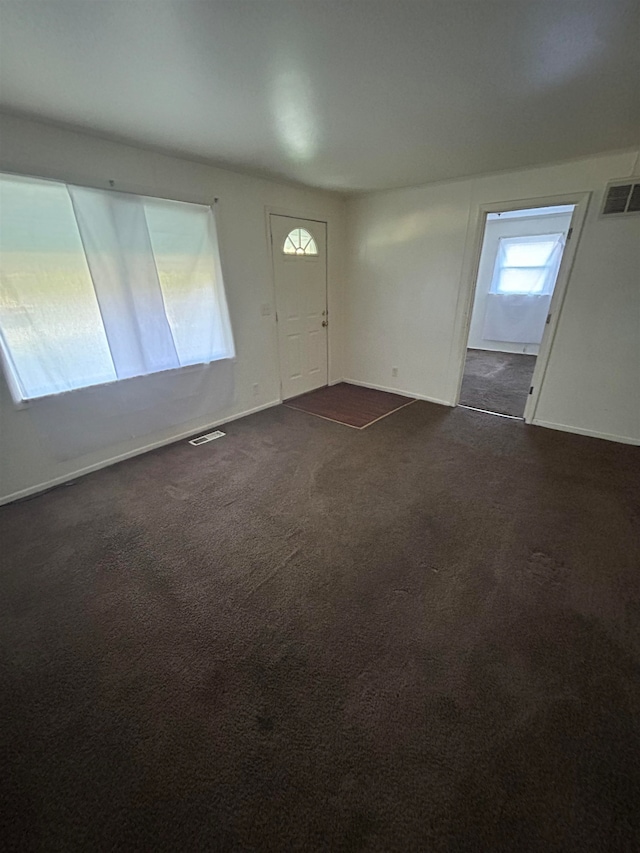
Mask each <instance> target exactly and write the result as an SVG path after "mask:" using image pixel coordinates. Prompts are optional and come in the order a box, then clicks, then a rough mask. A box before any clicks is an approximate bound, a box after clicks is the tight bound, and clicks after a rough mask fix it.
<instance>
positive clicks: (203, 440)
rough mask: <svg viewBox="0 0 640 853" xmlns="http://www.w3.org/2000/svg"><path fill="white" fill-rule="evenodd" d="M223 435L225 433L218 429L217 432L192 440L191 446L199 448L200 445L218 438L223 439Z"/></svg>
mask: <svg viewBox="0 0 640 853" xmlns="http://www.w3.org/2000/svg"><path fill="white" fill-rule="evenodd" d="M223 435H225V433H224V432H220V430H219V429H217V430H216V431H215V432H208V433H207V434H206V435H199V436H198V437H197V438H192V439H191V440H190V442H189V444H193V445H194V446H195V447H197V446H198V445H199V444H207V442H209V441H214V440H215V439H216V438H222V436H223Z"/></svg>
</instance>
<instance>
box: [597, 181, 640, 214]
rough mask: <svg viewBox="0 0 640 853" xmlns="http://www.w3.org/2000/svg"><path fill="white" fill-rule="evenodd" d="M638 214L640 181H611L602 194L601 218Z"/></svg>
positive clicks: (639, 211)
mask: <svg viewBox="0 0 640 853" xmlns="http://www.w3.org/2000/svg"><path fill="white" fill-rule="evenodd" d="M627 213H640V181H637V182H635V183H634V181H633V180H629V179H627V180H626V181H613V182H612V183H610V184H609V185H608V186H607V191H606V192H605V194H604V203H603V205H602V211H601V216H614V215H620V214H627Z"/></svg>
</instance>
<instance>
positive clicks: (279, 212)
mask: <svg viewBox="0 0 640 853" xmlns="http://www.w3.org/2000/svg"><path fill="white" fill-rule="evenodd" d="M272 216H285V217H288V218H289V219H307V220H308V221H309V222H319V223H321V224H323V225H324V226H325V259H324V302H325V311H326V312H327V313H326V315H325V316H326V319H327V323H328V325H327V385H330V384H331V381H330V376H331V356H330V353H331V345H330V341H331V317H330V316H329V313H330V312H329V222H328V220H327V219H326V218H325V217H322V216H319V215H318V214H314V213H310V212H308V211H307V212H306V213H304V212H303V213H301V212H300V211H295V212H292V211H291V209H290V208H282V207H272V206H271V205H266V206H265V209H264V220H265V228H266V232H267V251H268V253H269V267H270V269H271V295H272V301H273V307H274V324H273V328H274V330H275V343H276V352H277V355H278V370H279V373H280V382H279V387H280V402H282V360H281V358H280V342H279V339H278V322H277V319H276V313H277V310H278V299H277V293H276V271H275V267H274V265H273V259H274V254H273V240H272V239H271V217H272Z"/></svg>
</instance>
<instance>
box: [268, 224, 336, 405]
mask: <svg viewBox="0 0 640 853" xmlns="http://www.w3.org/2000/svg"><path fill="white" fill-rule="evenodd" d="M270 222H271V243H272V254H273V277H274V281H275V289H276V314H277V321H278V350H279V355H280V378H281V384H282V399H283V400H288V399H289V398H290V397H297V396H298V394H304V393H305V392H307V391H312V390H313V389H314V388H321V387H322V386H323V385H326V384H327V339H328V336H327V325H328V318H327V225H326V223H325V222H316V221H315V220H310V219H294V218H292V217H290V216H278V215H276V214H274V213H272V214H270Z"/></svg>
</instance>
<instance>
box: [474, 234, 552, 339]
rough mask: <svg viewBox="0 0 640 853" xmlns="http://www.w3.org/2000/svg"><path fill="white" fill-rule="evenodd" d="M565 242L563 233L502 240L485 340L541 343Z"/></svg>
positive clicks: (485, 316)
mask: <svg viewBox="0 0 640 853" xmlns="http://www.w3.org/2000/svg"><path fill="white" fill-rule="evenodd" d="M564 243H565V241H564V237H563V235H562V234H546V235H541V236H531V237H506V238H502V239H501V240H500V243H499V246H498V254H497V257H496V264H495V268H494V275H493V280H492V283H491V289H490V291H489V293H488V295H487V301H486V305H485V314H484V325H483V329H482V337H483V339H484V340H487V341H503V342H508V343H523V344H539V343H540V341H541V340H542V335H543V334H544V326H545V322H546V318H547V314H548V313H549V306H550V304H551V297H552V295H553V288H554V286H555V283H556V279H557V277H558V271H559V269H560V262H561V261H562V252H563V249H564Z"/></svg>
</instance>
